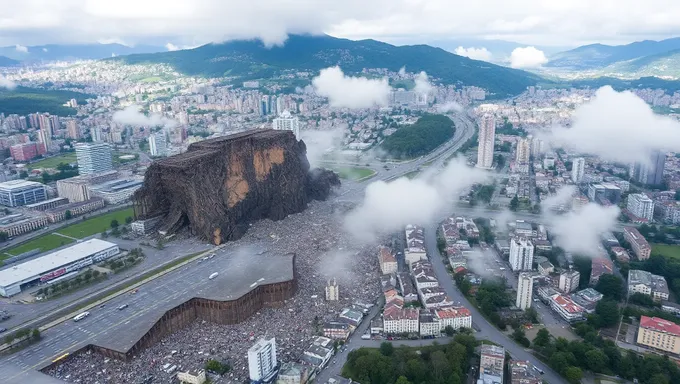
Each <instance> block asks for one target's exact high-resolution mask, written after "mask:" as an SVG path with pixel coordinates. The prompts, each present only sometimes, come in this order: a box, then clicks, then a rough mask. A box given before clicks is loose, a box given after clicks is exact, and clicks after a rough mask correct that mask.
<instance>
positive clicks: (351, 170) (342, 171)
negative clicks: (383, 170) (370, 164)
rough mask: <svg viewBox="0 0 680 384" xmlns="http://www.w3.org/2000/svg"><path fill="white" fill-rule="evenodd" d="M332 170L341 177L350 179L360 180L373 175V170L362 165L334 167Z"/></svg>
mask: <svg viewBox="0 0 680 384" xmlns="http://www.w3.org/2000/svg"><path fill="white" fill-rule="evenodd" d="M333 171H335V172H337V173H338V175H340V177H341V178H343V179H350V180H361V179H365V178H369V177H371V176H373V175H375V171H374V170H372V169H370V168H362V167H335V168H333Z"/></svg>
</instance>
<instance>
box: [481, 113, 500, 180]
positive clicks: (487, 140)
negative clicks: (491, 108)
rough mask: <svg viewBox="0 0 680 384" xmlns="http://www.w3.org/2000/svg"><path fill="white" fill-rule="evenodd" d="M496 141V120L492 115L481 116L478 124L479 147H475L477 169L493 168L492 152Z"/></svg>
mask: <svg viewBox="0 0 680 384" xmlns="http://www.w3.org/2000/svg"><path fill="white" fill-rule="evenodd" d="M495 140H496V120H495V118H494V116H493V115H491V114H486V115H484V116H482V119H481V121H480V124H479V145H478V146H477V167H478V168H484V169H491V168H492V167H493V150H494V145H495Z"/></svg>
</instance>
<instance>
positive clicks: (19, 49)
mask: <svg viewBox="0 0 680 384" xmlns="http://www.w3.org/2000/svg"><path fill="white" fill-rule="evenodd" d="M14 49H16V51H17V52H21V53H28V47H25V46H23V45H19V44H17V45H15V46H14Z"/></svg>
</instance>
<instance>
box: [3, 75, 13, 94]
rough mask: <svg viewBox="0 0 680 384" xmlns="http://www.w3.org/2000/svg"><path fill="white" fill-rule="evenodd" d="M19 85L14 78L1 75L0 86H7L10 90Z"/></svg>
mask: <svg viewBox="0 0 680 384" xmlns="http://www.w3.org/2000/svg"><path fill="white" fill-rule="evenodd" d="M16 87H17V84H16V83H15V82H13V81H12V80H10V79H8V78H6V77H4V76H2V75H0V88H7V89H9V90H10V91H11V90H13V89H14V88H16Z"/></svg>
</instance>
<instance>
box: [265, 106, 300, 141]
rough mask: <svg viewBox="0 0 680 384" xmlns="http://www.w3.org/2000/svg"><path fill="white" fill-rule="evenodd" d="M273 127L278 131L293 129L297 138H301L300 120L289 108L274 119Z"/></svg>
mask: <svg viewBox="0 0 680 384" xmlns="http://www.w3.org/2000/svg"><path fill="white" fill-rule="evenodd" d="M272 128H273V129H275V130H277V131H293V134H294V135H295V138H296V139H297V140H300V120H299V119H298V118H297V117H296V116H293V115H291V114H290V112H288V111H287V110H286V111H283V113H281V115H280V116H279V117H277V118H276V119H274V120H273V121H272Z"/></svg>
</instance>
